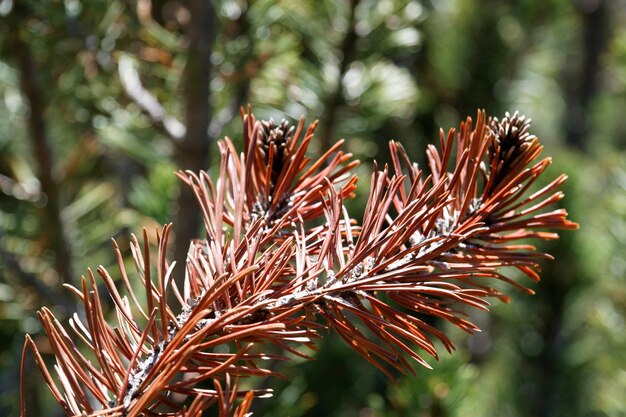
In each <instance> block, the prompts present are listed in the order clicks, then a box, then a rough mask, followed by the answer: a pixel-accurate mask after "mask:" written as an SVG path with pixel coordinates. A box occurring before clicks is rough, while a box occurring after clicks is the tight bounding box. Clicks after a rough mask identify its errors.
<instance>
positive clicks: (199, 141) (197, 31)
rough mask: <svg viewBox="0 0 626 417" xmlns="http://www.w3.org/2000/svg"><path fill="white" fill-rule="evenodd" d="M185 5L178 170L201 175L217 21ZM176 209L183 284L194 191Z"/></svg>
mask: <svg viewBox="0 0 626 417" xmlns="http://www.w3.org/2000/svg"><path fill="white" fill-rule="evenodd" d="M185 5H186V7H187V8H188V10H189V13H190V20H189V23H188V25H187V28H186V30H187V36H188V42H189V48H188V52H187V53H188V58H187V65H186V67H185V72H184V80H183V100H184V101H185V126H186V134H185V136H184V138H183V139H182V140H181V141H179V142H176V162H177V164H178V168H179V169H182V170H192V171H194V172H198V171H200V170H201V169H207V167H208V157H209V143H210V140H211V138H210V137H209V134H208V129H209V123H210V121H211V107H210V104H209V96H210V90H209V83H210V79H211V52H212V48H213V43H214V40H215V36H216V32H217V30H216V29H217V19H216V16H215V9H214V7H213V2H211V1H208V0H189V1H187V2H186V3H185ZM176 206H177V212H176V215H175V219H174V233H175V238H174V259H175V260H176V262H177V268H176V272H175V275H174V279H175V280H176V282H177V283H180V282H182V278H183V277H184V274H185V262H186V259H187V250H188V248H189V242H190V241H191V240H192V239H194V238H197V237H198V233H199V229H200V211H199V209H198V205H197V204H196V199H195V196H194V194H193V191H192V190H191V189H190V188H189V187H186V186H181V188H180V194H179V196H178V198H177V200H176Z"/></svg>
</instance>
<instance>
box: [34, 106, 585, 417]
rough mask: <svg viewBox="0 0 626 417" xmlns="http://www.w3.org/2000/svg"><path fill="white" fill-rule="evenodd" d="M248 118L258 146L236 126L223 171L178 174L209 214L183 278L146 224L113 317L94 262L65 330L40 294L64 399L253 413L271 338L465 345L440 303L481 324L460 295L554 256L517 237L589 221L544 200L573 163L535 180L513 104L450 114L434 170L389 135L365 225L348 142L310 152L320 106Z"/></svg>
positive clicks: (163, 240) (294, 345)
mask: <svg viewBox="0 0 626 417" xmlns="http://www.w3.org/2000/svg"><path fill="white" fill-rule="evenodd" d="M242 118H243V126H244V129H243V131H244V135H243V136H244V152H243V153H241V154H238V153H237V151H236V149H235V147H234V145H233V143H232V141H230V140H229V139H228V138H226V139H224V140H223V141H222V142H220V144H219V148H220V154H221V165H220V175H219V179H218V181H216V182H213V181H212V180H211V178H210V177H209V176H208V174H207V173H206V172H200V173H194V172H189V171H187V172H179V174H178V175H179V177H180V178H181V179H182V180H183V181H184V182H185V183H186V184H187V185H188V186H189V187H190V188H191V189H192V190H193V192H194V194H195V195H196V197H197V200H198V202H199V204H200V208H201V211H202V214H203V219H204V224H205V229H206V239H203V240H195V241H193V242H191V245H190V248H189V252H188V253H189V255H188V258H187V264H186V266H185V267H186V275H185V281H184V284H183V286H182V288H179V287H178V286H177V284H176V282H175V281H174V280H172V279H171V277H172V271H173V270H174V268H175V264H174V263H171V264H170V263H169V262H168V260H167V254H166V249H167V243H168V239H169V233H170V229H171V225H166V226H165V227H164V228H163V229H162V230H160V231H157V237H156V248H151V247H150V243H149V238H148V233H147V232H146V231H144V233H143V243H142V244H140V243H139V241H138V240H137V239H136V238H135V237H134V236H133V239H132V244H131V249H132V253H133V261H134V265H135V268H134V269H135V275H136V277H134V278H131V276H130V275H131V274H130V273H129V272H128V271H127V270H126V266H125V263H124V260H123V258H122V255H121V253H120V251H119V249H117V246H115V250H116V253H117V257H118V266H119V270H120V274H121V283H122V284H121V286H122V287H123V289H124V292H125V293H126V295H122V294H121V292H120V291H121V288H118V287H119V286H120V285H116V282H115V280H114V279H113V278H112V277H111V275H109V273H108V272H107V271H106V270H105V269H104V268H102V267H100V268H99V269H98V270H97V274H98V275H99V279H100V280H102V282H104V284H105V286H106V289H107V292H108V296H110V297H111V298H112V300H113V302H114V304H115V307H116V308H115V310H116V315H117V323H116V324H115V325H113V324H110V323H109V322H107V320H106V318H105V315H104V312H103V307H102V304H101V300H102V295H100V294H99V293H98V287H97V286H96V278H95V275H94V274H93V273H92V272H91V271H89V274H88V277H86V278H85V277H83V279H82V282H81V288H80V289H79V288H74V287H71V286H68V288H70V289H71V290H72V292H74V293H75V294H76V295H77V296H78V298H79V299H80V300H81V302H82V303H83V305H84V308H85V315H84V317H85V318H86V320H85V323H83V322H82V321H81V319H80V318H79V317H78V316H74V318H73V319H72V320H70V328H71V329H72V330H71V331H69V332H68V331H66V330H65V329H64V328H63V327H62V326H61V324H60V323H58V321H57V320H56V319H55V318H54V316H53V315H52V313H51V312H50V310H48V309H46V308H44V309H43V310H42V311H41V312H40V319H41V321H42V323H43V326H44V329H45V330H46V333H47V334H48V338H49V340H50V343H51V346H52V347H53V350H54V352H55V356H56V366H55V371H56V376H55V377H53V376H52V375H51V374H50V372H49V371H48V370H47V368H46V366H45V364H44V363H43V359H42V358H41V356H40V354H39V353H38V351H37V348H36V346H35V344H34V342H33V341H32V340H31V339H30V338H28V337H27V340H26V344H25V348H24V349H25V351H26V349H29V350H31V351H32V352H33V354H34V356H35V360H36V363H37V364H38V366H39V368H40V370H41V372H42V374H43V375H44V377H45V380H46V383H47V384H48V386H49V387H50V389H51V391H52V393H53V395H54V397H55V398H56V400H57V401H58V402H59V404H60V405H61V407H62V408H63V409H64V411H65V412H66V413H67V415H70V416H73V415H85V414H86V415H89V416H97V415H107V416H144V415H145V416H150V415H178V416H199V415H201V412H202V410H205V409H207V408H209V407H212V406H215V407H217V409H218V410H219V415H220V416H231V415H236V416H243V415H247V414H246V413H247V412H248V410H249V407H250V403H251V401H252V398H253V397H263V396H267V395H271V391H270V390H258V391H249V390H247V389H242V388H239V387H240V385H239V380H240V379H241V378H252V377H268V376H277V377H280V375H278V374H276V373H275V372H274V371H272V370H270V369H267V368H265V367H264V365H263V364H264V363H267V361H268V360H284V359H285V358H284V357H272V356H270V355H266V354H264V353H263V346H266V345H267V344H274V345H276V346H278V347H280V348H282V349H284V350H285V351H287V352H291V353H294V354H297V355H300V356H303V357H308V356H307V355H306V354H305V353H303V351H302V348H303V347H314V343H315V340H316V339H317V338H318V337H319V333H318V330H319V329H320V327H329V328H332V329H333V330H335V331H336V332H337V333H338V334H339V335H340V336H341V337H342V338H343V339H344V340H346V342H347V343H348V344H349V345H350V346H351V347H352V348H353V349H355V350H356V351H357V352H359V353H360V354H361V355H362V356H364V357H365V358H366V359H367V360H368V361H369V362H371V363H372V364H373V365H375V366H376V367H378V368H379V369H380V370H381V371H382V372H384V373H385V374H387V375H389V376H390V377H393V375H394V370H398V371H401V372H409V373H410V372H413V370H412V365H411V362H410V361H409V360H408V358H412V359H414V360H416V361H417V362H418V363H420V364H422V365H424V366H429V365H428V364H427V363H426V361H424V359H423V358H422V356H421V355H422V354H423V352H425V353H426V354H429V355H431V356H434V357H437V352H436V350H435V345H434V343H433V339H438V340H440V341H441V342H442V343H443V345H444V346H445V347H446V349H448V350H449V351H450V350H452V349H453V348H454V345H453V344H452V341H450V340H449V339H448V337H447V336H446V335H445V334H444V333H442V332H441V331H440V330H438V329H436V328H434V327H432V326H430V325H429V324H427V322H426V321H424V317H425V316H428V315H430V316H436V317H440V318H442V319H444V320H446V321H448V322H450V323H452V324H454V325H456V326H458V327H459V328H461V329H463V330H465V331H468V332H470V333H471V332H474V331H476V330H477V328H476V326H474V325H473V324H472V323H470V322H469V321H467V320H466V319H465V318H464V310H463V308H464V307H463V306H469V307H473V308H479V309H486V308H487V306H488V302H487V300H486V298H487V297H489V296H497V297H500V298H501V299H503V300H507V297H506V295H504V294H501V293H500V292H498V291H497V290H495V289H494V287H493V283H494V280H499V281H504V282H506V283H509V284H511V285H513V286H515V287H517V288H520V289H522V290H524V291H527V292H532V291H531V290H529V289H526V288H525V287H524V286H523V285H521V284H519V283H517V282H515V281H513V280H512V279H511V278H510V277H507V276H505V275H503V273H502V268H503V267H514V268H517V269H518V270H520V271H521V272H523V273H524V274H526V275H527V276H528V277H530V278H531V279H533V280H538V279H539V275H538V271H539V262H540V261H541V260H542V259H545V258H549V255H547V254H544V253H541V252H539V251H537V250H536V248H534V247H533V246H531V245H528V244H520V243H516V241H518V240H520V239H524V240H526V239H528V238H538V239H553V238H556V237H557V236H556V234H555V233H553V232H546V231H544V229H549V230H555V229H574V228H576V227H577V225H576V224H575V223H572V222H570V221H569V220H567V218H566V212H565V211H564V210H563V209H552V210H551V211H547V212H545V211H544V209H546V207H547V206H550V205H552V204H554V203H556V202H558V201H559V200H561V199H562V197H563V194H562V193H561V192H560V191H558V188H559V186H560V185H561V184H562V183H563V181H564V180H565V176H560V177H558V178H557V179H555V180H554V181H552V182H551V183H550V184H549V185H547V186H545V187H544V188H542V189H541V190H539V191H536V192H534V193H532V194H529V193H528V190H529V189H530V187H531V186H532V185H533V184H534V183H535V182H536V180H537V178H538V177H539V176H540V175H541V174H542V173H543V171H544V170H545V169H546V168H547V166H548V165H549V164H550V159H549V158H548V159H544V160H541V161H539V162H533V161H534V160H535V159H536V158H537V157H538V155H539V153H540V152H541V146H540V145H539V143H538V140H537V138H536V137H534V136H532V135H530V134H529V132H528V129H529V121H528V120H526V119H525V118H524V117H522V116H519V115H517V114H515V115H513V116H510V115H508V114H507V115H506V117H505V118H504V119H503V120H502V121H499V120H498V119H489V120H487V119H486V116H485V114H484V112H479V113H478V117H477V121H476V125H473V122H472V120H471V119H470V118H468V119H467V120H466V121H465V122H464V123H462V124H461V126H460V129H459V131H458V133H457V132H456V131H455V130H450V132H449V133H448V134H447V135H444V133H443V132H442V133H441V135H440V148H439V150H437V149H436V148H435V147H434V146H431V147H429V149H428V151H427V154H428V159H429V166H430V171H431V173H430V175H428V176H425V175H424V174H423V173H422V171H421V170H420V169H419V167H418V166H417V165H416V164H413V163H411V162H410V159H409V158H408V156H407V154H406V152H405V151H404V150H403V148H402V147H401V146H400V145H399V144H398V143H396V142H391V143H390V150H391V155H392V163H391V166H390V167H389V166H385V167H383V169H382V170H380V171H379V170H376V171H375V172H374V174H373V176H372V181H371V189H370V195H369V200H368V203H367V206H366V208H365V213H364V215H363V222H362V224H361V225H360V226H357V225H356V222H355V221H354V220H352V219H351V218H350V216H349V214H348V212H347V210H346V208H345V206H344V205H343V201H344V200H345V199H346V198H350V197H351V196H352V195H353V193H354V191H355V188H356V177H355V176H353V175H352V174H351V169H352V168H354V166H355V165H356V164H357V163H358V162H357V161H353V160H352V158H351V155H350V154H345V153H343V151H341V150H340V148H341V142H340V143H338V144H336V145H335V146H333V147H332V148H331V149H330V150H329V151H328V152H327V153H325V154H324V155H323V156H322V157H321V158H320V159H318V160H317V161H314V162H312V161H310V160H309V159H308V157H307V156H306V151H307V147H308V145H309V144H310V142H311V140H313V137H314V132H315V127H316V123H313V124H312V125H310V126H309V127H308V128H307V129H306V130H305V125H304V119H301V120H300V121H299V123H298V124H297V125H296V126H291V125H290V124H289V123H288V122H286V121H283V122H281V123H279V124H276V123H274V122H273V121H271V120H270V121H256V120H255V118H254V116H253V115H252V113H251V112H250V111H249V110H248V112H247V113H246V114H242ZM320 220H323V221H322V222H321V225H319V224H320ZM134 287H137V288H138V289H139V290H136V289H134ZM168 293H169V294H173V297H172V296H169V299H170V300H171V299H174V300H177V304H178V305H172V303H171V302H169V303H168ZM141 299H145V302H141V301H140V300H141ZM354 318H356V320H355V319H354ZM70 333H71V335H70ZM79 345H81V346H79ZM218 347H219V349H218ZM225 347H228V348H225ZM85 348H86V349H87V351H88V352H90V353H88V356H84V354H83V353H81V352H82V351H83V350H84V349H85ZM420 351H422V353H420ZM223 352H226V353H223ZM89 358H95V359H96V362H92V361H91V360H90V359H89ZM22 395H24V393H22ZM180 398H188V399H187V401H184V400H183V401H182V402H181V400H180ZM93 399H95V401H94V400H93ZM22 415H25V409H24V408H23V409H22Z"/></svg>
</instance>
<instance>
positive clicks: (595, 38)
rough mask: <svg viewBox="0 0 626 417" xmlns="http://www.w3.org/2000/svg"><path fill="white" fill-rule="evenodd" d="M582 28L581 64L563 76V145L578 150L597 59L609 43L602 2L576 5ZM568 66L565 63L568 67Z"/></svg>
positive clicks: (598, 67)
mask: <svg viewBox="0 0 626 417" xmlns="http://www.w3.org/2000/svg"><path fill="white" fill-rule="evenodd" d="M576 4H577V6H578V10H579V12H580V18H581V26H582V29H583V31H582V35H581V38H582V42H583V45H582V48H581V49H582V51H583V56H582V62H580V67H574V69H573V71H574V72H573V73H572V72H570V73H568V74H566V78H568V80H566V81H567V82H566V85H567V86H569V91H567V89H568V87H566V88H565V89H566V92H567V95H568V103H567V111H566V113H565V117H566V120H565V131H566V139H565V140H566V142H567V143H568V144H570V145H572V146H575V147H577V148H578V149H581V150H585V149H586V148H587V133H588V132H589V115H588V113H589V105H590V104H591V101H592V99H593V97H595V95H596V94H597V90H598V75H599V73H600V71H601V65H600V57H601V54H602V52H603V51H604V50H605V49H606V47H607V44H608V41H609V35H610V31H609V25H610V22H609V6H608V1H606V0H580V1H578V2H576ZM568 66H569V64H568Z"/></svg>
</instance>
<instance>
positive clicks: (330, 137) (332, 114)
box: [318, 0, 360, 152]
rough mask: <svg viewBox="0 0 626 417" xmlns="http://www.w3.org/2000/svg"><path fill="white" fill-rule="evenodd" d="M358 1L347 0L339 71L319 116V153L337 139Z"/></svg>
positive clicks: (340, 47)
mask: <svg viewBox="0 0 626 417" xmlns="http://www.w3.org/2000/svg"><path fill="white" fill-rule="evenodd" d="M359 3H360V0H349V6H350V10H349V12H348V13H349V15H348V16H347V20H348V24H349V26H348V31H347V32H346V34H345V36H344V38H343V40H342V41H341V44H340V45H339V53H340V55H339V59H340V62H339V71H338V75H337V80H336V85H335V88H334V89H333V90H331V91H330V92H329V93H328V95H327V96H326V98H325V99H324V102H323V103H322V106H323V113H322V115H321V116H320V130H319V135H318V136H319V138H320V151H321V152H325V151H326V150H327V149H329V148H330V147H331V146H332V145H334V143H335V141H336V140H337V139H339V138H336V137H335V135H336V132H335V130H336V127H337V111H338V109H339V107H340V106H341V105H342V104H343V103H344V98H343V84H342V80H343V77H344V75H345V74H346V72H347V71H348V68H349V67H350V64H351V63H352V62H353V61H354V58H355V55H356V41H357V38H358V36H357V34H356V31H355V27H354V26H355V24H356V17H355V15H354V12H355V10H356V8H357V7H358V5H359Z"/></svg>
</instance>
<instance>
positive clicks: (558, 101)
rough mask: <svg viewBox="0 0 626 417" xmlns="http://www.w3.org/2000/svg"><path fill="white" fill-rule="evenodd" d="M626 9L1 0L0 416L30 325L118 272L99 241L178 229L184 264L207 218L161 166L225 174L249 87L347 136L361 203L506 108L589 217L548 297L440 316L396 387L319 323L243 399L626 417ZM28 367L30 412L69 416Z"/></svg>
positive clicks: (400, 2) (357, 410) (556, 266)
mask: <svg viewBox="0 0 626 417" xmlns="http://www.w3.org/2000/svg"><path fill="white" fill-rule="evenodd" d="M625 22H626V2H625V1H624V0H614V1H609V0H525V1H516V2H515V1H505V0H486V1H480V2H478V1H475V0H431V1H428V0H422V1H418V0H380V1H377V0H315V1H313V0H311V1H288V0H282V1H280V0H216V1H213V2H209V1H205V0H180V1H176V0H89V1H86V0H19V1H16V0H0V415H7V416H8V415H17V414H18V410H17V408H16V406H17V398H18V394H17V389H18V380H19V363H20V356H21V349H22V344H23V341H24V333H30V334H31V335H33V337H34V338H35V340H36V342H37V343H38V345H39V347H40V349H41V350H42V351H43V352H49V350H50V349H49V347H47V345H46V342H45V339H44V338H42V337H41V327H40V325H39V324H38V320H37V318H36V311H37V310H38V309H39V308H41V307H42V306H44V305H46V306H48V307H50V308H51V309H53V311H54V312H55V313H56V314H58V315H59V316H61V317H67V316H68V314H70V313H71V312H73V311H74V308H75V307H74V303H75V302H74V300H73V299H72V297H71V296H70V294H69V292H68V291H67V290H64V289H63V288H62V283H64V282H65V283H73V284H76V283H77V282H79V279H80V276H81V275H82V274H85V273H86V270H87V268H88V267H92V268H95V267H97V266H98V265H104V266H105V267H109V268H111V270H114V269H115V267H114V265H115V262H114V257H113V256H114V253H113V250H112V248H111V244H110V241H109V238H111V237H115V238H116V239H118V241H119V243H120V246H121V247H122V248H123V249H124V250H127V245H126V242H127V239H128V235H129V234H130V233H138V232H140V231H141V228H142V227H148V228H150V229H153V228H154V227H156V226H157V225H159V224H163V223H165V222H169V221H174V222H175V231H176V241H175V242H174V245H173V247H172V250H171V253H172V257H173V258H175V259H181V257H182V256H184V253H185V252H186V250H187V245H186V244H185V243H184V242H188V241H189V239H190V238H191V237H193V236H199V235H200V232H199V223H198V217H197V212H196V209H195V204H194V203H193V198H192V196H190V195H189V193H187V192H186V191H185V190H179V183H178V181H177V180H176V178H175V177H174V175H173V174H172V173H173V171H174V170H176V169H181V168H185V169H193V170H198V169H207V170H209V171H212V172H214V173H215V167H216V161H217V146H216V140H217V139H218V138H221V137H223V136H224V135H228V136H230V137H232V138H233V139H234V140H235V141H236V142H237V143H241V136H240V129H241V127H240V126H241V124H240V117H239V108H240V106H242V105H246V104H247V103H252V104H253V105H254V111H255V113H256V114H257V116H258V117H263V118H269V117H274V118H275V119H281V118H283V117H285V118H288V119H291V120H295V119H297V118H298V117H299V116H300V115H301V114H304V115H306V117H307V120H308V121H313V120H314V119H319V120H320V127H319V129H318V140H317V141H316V142H315V144H314V149H313V151H314V152H319V151H320V150H322V149H325V148H327V147H328V146H329V145H330V144H332V143H334V141H335V140H337V139H339V138H346V139H347V143H346V145H345V146H346V147H347V149H348V150H349V151H351V152H353V153H354V154H355V155H356V157H357V158H359V159H361V160H362V161H363V164H362V165H361V166H360V167H359V168H358V173H359V175H360V177H361V180H360V188H359V189H360V191H361V192H360V193H359V197H357V198H356V199H355V200H354V201H353V202H351V203H350V207H351V208H352V209H354V210H356V212H358V211H359V209H362V208H363V204H364V201H365V199H366V194H367V190H368V178H369V173H370V170H371V166H372V161H373V160H374V159H376V160H378V161H386V160H387V159H388V154H387V145H386V143H387V141H388V140H390V139H397V140H400V141H401V142H402V143H403V144H404V146H405V147H406V148H407V149H408V150H409V152H410V153H411V155H412V157H413V158H414V159H415V160H417V161H423V160H424V150H425V147H426V145H427V144H428V143H432V142H434V141H435V140H436V139H437V131H438V129H439V127H443V128H444V129H448V128H450V127H454V126H457V125H458V123H459V121H460V120H461V119H464V118H465V117H466V116H468V115H470V116H474V115H475V114H476V109H477V108H485V109H486V110H487V113H488V114H490V115H494V116H502V115H503V114H504V112H505V111H511V112H513V111H515V110H519V111H520V112H522V113H524V114H526V115H527V116H528V117H530V118H532V119H533V120H534V122H533V130H532V131H533V132H534V133H535V134H536V135H538V136H539V137H540V138H541V139H542V141H543V143H544V144H545V146H546V151H545V154H546V155H550V156H552V157H553V158H554V164H553V165H554V166H553V167H552V168H551V169H550V170H549V171H548V174H547V177H550V178H554V177H556V176H557V175H558V174H559V173H560V172H566V173H567V174H568V175H569V176H570V180H569V181H568V182H567V184H566V185H565V191H566V199H565V200H564V201H563V205H565V206H567V208H568V210H569V211H570V214H571V218H572V220H574V221H577V222H579V223H580V224H581V229H580V231H579V232H576V233H573V232H564V233H562V238H561V239H560V240H559V241H556V242H551V243H550V244H546V245H543V246H542V248H543V249H545V250H547V251H549V252H550V253H552V254H553V255H555V257H556V261H553V262H546V263H545V265H544V271H543V274H542V277H543V280H542V281H541V282H540V283H539V284H536V285H533V284H532V283H530V282H523V283H524V284H525V285H532V288H533V289H535V290H536V291H537V295H535V296H529V295H524V294H521V293H519V292H516V291H515V290H513V289H511V290H510V291H509V293H510V294H511V295H512V302H511V303H510V305H503V304H502V303H500V302H498V301H497V300H493V306H492V311H491V313H489V314H483V313H476V312H474V313H472V316H471V318H472V319H473V320H474V321H475V322H476V323H477V324H479V325H480V326H481V327H482V328H483V332H482V333H480V334H478V335H475V336H472V337H468V336H467V335H464V334H461V333H460V332H458V331H455V330H454V329H446V331H449V332H451V333H452V339H453V340H454V341H455V342H456V344H457V347H458V349H457V351H456V352H455V353H454V354H453V355H449V354H446V353H442V356H441V358H440V360H439V361H434V360H432V361H430V363H431V364H432V366H433V367H434V369H433V370H427V369H422V368H417V367H416V376H415V377H400V378H399V379H398V381H397V382H396V383H395V384H393V383H390V381H388V380H387V379H386V378H385V377H384V375H382V374H381V373H380V372H378V371H376V370H375V369H374V368H373V367H372V366H370V365H369V364H367V363H366V362H365V360H363V359H361V358H360V357H359V356H358V355H357V354H356V353H354V352H352V351H350V350H349V349H348V348H347V347H346V346H344V345H343V342H341V341H340V340H339V339H338V338H337V337H335V336H333V335H329V336H328V337H326V338H325V339H324V341H323V342H322V343H321V346H320V348H321V349H320V352H319V353H318V354H316V360H315V361H313V362H306V363H304V362H303V363H300V362H299V361H297V360H296V361H294V362H292V363H291V364H287V365H282V366H281V367H279V370H280V371H282V372H283V373H285V374H286V375H287V376H288V378H289V380H288V381H280V380H278V381H262V383H263V384H266V385H267V384H271V385H273V387H274V388H275V389H276V395H275V396H274V398H272V399H269V400H259V401H257V403H256V405H255V415H258V416H276V417H283V416H291V417H299V416H311V417H312V416H333V417H349V416H350V417H352V416H358V417H375V416H380V417H392V416H393V417H400V416H433V417H434V416H528V417H530V416H533V417H539V416H594V417H595V416H626V399H625V398H626V395H625V393H626V328H625V323H624V320H625V313H626V285H625V284H626V283H625V277H626V256H625V255H626V254H625V253H624V248H626V149H625V148H626V117H625V115H624V114H625V112H626V25H625V24H624V23H625ZM550 178H546V179H544V181H547V180H549V179H550ZM179 242H182V243H179ZM28 370H29V375H28V376H27V378H26V383H27V385H28V390H29V397H28V402H29V407H30V408H29V409H30V410H31V415H33V416H37V415H41V416H43V415H46V416H54V415H60V413H59V412H57V411H55V410H57V409H58V407H57V406H56V404H54V405H53V404H51V401H52V400H51V395H50V394H49V393H48V391H47V389H46V388H45V387H44V383H43V380H42V379H41V377H40V376H39V374H38V373H37V372H36V371H34V369H33V366H32V363H30V362H29V365H28ZM30 373H32V375H30ZM44 410H45V411H44Z"/></svg>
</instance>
